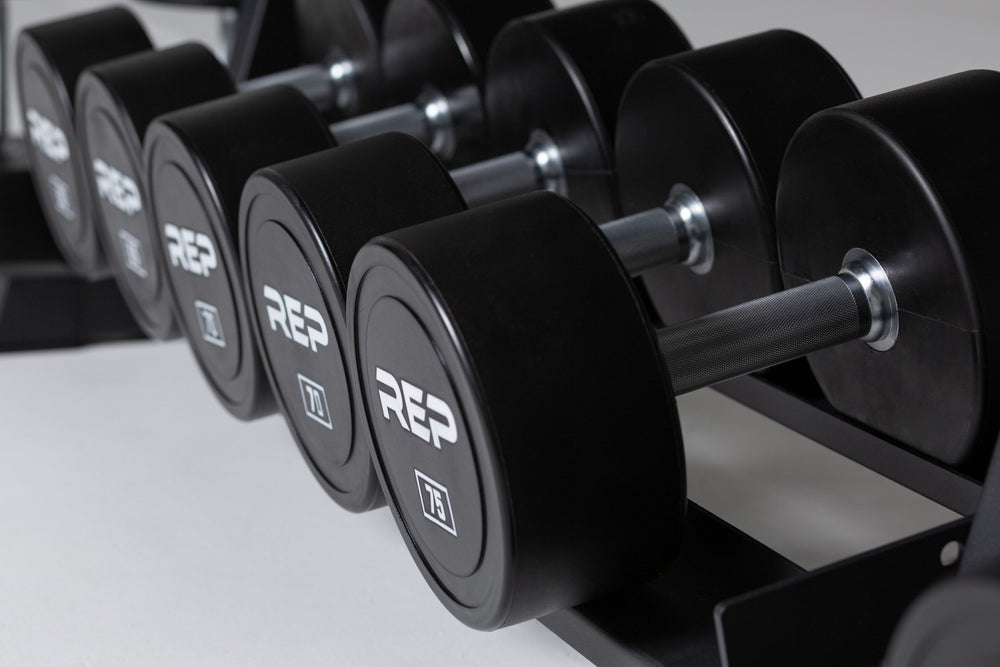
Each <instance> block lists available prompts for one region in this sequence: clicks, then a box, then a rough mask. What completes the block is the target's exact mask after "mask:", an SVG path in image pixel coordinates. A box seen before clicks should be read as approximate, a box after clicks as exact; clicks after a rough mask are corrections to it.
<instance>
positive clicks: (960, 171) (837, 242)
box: [778, 72, 1000, 464]
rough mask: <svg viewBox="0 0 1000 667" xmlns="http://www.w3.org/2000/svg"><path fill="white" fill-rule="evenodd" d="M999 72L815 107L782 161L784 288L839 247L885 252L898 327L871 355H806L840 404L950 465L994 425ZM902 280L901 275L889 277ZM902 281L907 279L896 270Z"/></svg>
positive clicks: (818, 269) (976, 451)
mask: <svg viewBox="0 0 1000 667" xmlns="http://www.w3.org/2000/svg"><path fill="white" fill-rule="evenodd" d="M998 113H1000V74H997V73H995V72H971V73H966V74H962V75H957V76H953V77H949V78H946V79H941V80H938V81H933V82H930V83H928V84H924V85H922V86H915V87H913V88H908V89H905V90H903V91H899V92H894V93H890V94H886V95H879V96H876V97H872V98H869V99H866V100H863V101H860V102H856V103H853V104H849V105H846V106H844V107H840V108H837V109H832V110H830V111H827V112H823V113H820V114H818V115H816V116H814V117H813V118H812V119H810V120H809V121H808V122H807V123H806V124H805V125H804V126H803V127H802V129H801V130H800V131H799V132H798V133H797V134H796V136H795V139H794V140H793V141H792V143H791V145H790V146H789V148H788V153H787V157H786V158H785V162H784V164H783V166H782V169H781V175H780V184H779V189H778V234H779V236H778V241H779V248H780V251H781V266H782V271H783V277H784V280H785V284H786V285H787V286H789V287H792V286H795V285H799V284H801V283H802V282H803V281H807V280H812V279H815V278H816V277H817V276H818V275H821V274H823V273H828V272H829V271H830V267H831V266H832V264H833V263H835V262H836V261H839V258H838V257H837V253H838V252H840V253H842V252H843V248H844V247H845V246H846V247H852V246H853V247H862V248H865V249H867V250H869V251H870V252H872V253H874V254H875V255H876V256H878V257H881V258H886V259H887V260H891V265H890V266H891V269H890V274H891V276H892V278H893V279H894V281H896V282H898V283H899V286H898V289H897V290H896V292H897V298H898V301H899V310H900V313H901V315H900V317H901V322H900V327H901V329H903V330H905V332H906V335H902V334H901V335H900V336H899V340H898V341H897V343H896V345H895V346H894V347H893V349H892V350H891V351H889V352H886V353H884V354H880V353H878V352H876V351H874V350H872V349H869V348H868V347H866V346H864V345H847V346H842V347H839V348H834V349H831V350H825V351H823V352H819V353H816V354H814V355H811V356H810V357H809V363H810V366H811V367H812V370H813V372H814V374H815V376H816V378H817V380H818V381H819V383H820V385H821V387H822V388H823V391H824V394H825V395H826V397H827V399H828V400H829V401H830V403H831V404H832V405H833V406H834V407H835V408H837V409H838V410H839V411H841V412H843V413H844V414H847V415H849V416H851V417H853V418H854V419H857V420H858V421H860V422H862V423H864V424H867V425H868V426H871V427H873V428H875V429H877V430H879V431H881V432H882V433H885V434H888V435H890V436H892V437H894V438H897V439H899V440H900V441H902V442H903V443H905V444H907V445H909V446H911V447H915V448H917V449H919V450H921V451H923V452H924V453H926V454H929V455H931V456H933V457H935V458H937V459H940V460H942V461H944V462H946V463H950V464H962V463H974V462H976V461H977V460H979V459H981V458H982V457H984V456H985V455H986V453H988V451H989V449H990V448H991V447H992V445H993V443H994V442H995V440H996V433H997V429H998V427H1000V424H998V420H1000V405H998V402H997V401H998V392H1000V389H998V388H997V382H998V375H997V367H996V365H995V364H994V363H993V362H992V361H990V360H992V359H995V358H997V355H998V354H1000V349H997V347H998V345H1000V340H998V338H1000V337H998V335H997V326H998V324H1000V323H998V321H997V318H998V317H1000V309H998V308H997V307H996V305H997V299H998V296H1000V275H998V273H997V272H996V270H995V261H994V259H993V256H992V255H993V253H992V250H993V249H992V244H990V243H989V242H987V241H986V239H987V237H985V236H984V233H985V229H986V228H987V227H988V224H985V223H984V220H988V219H989V218H990V217H991V216H993V215H994V212H995V204H994V202H993V201H991V200H990V199H989V198H988V197H986V196H985V193H988V192H992V191H994V190H995V189H996V187H997V185H998V183H1000V166H998V164H997V162H996V160H995V159H994V156H993V151H992V147H993V146H998V145H1000V126H998V125H997V123H996V116H997V114H998ZM897 278H899V279H900V280H896V279H897ZM903 279H905V280H903Z"/></svg>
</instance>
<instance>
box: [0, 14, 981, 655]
mask: <svg viewBox="0 0 1000 667" xmlns="http://www.w3.org/2000/svg"><path fill="white" fill-rule="evenodd" d="M98 4H99V3H97V2H85V1H84V0H13V1H12V2H10V5H11V19H12V22H13V24H14V25H15V27H16V26H18V25H23V24H24V23H26V22H32V21H37V20H40V19H43V18H46V17H49V16H58V15H62V14H66V13H69V12H71V11H77V10H81V9H85V8H87V7H96V6H98ZM126 4H130V5H134V6H136V8H137V9H140V8H141V13H142V15H143V16H144V17H145V18H146V19H147V23H148V25H149V26H150V28H151V29H152V30H153V33H154V39H155V41H156V42H157V44H159V45H167V44H170V43H174V42H177V41H180V40H183V39H192V38H195V39H203V40H216V39H217V36H218V30H217V22H216V20H215V18H216V17H214V16H213V15H212V14H213V13H212V12H205V11H196V12H192V11H190V10H186V11H178V10H173V9H163V8H149V7H148V6H139V5H137V4H135V3H126ZM563 4H569V3H563ZM669 9H670V10H671V12H672V13H673V15H674V16H675V18H676V19H677V20H678V21H679V22H680V24H681V25H682V26H683V27H684V28H685V30H686V31H687V33H688V35H689V37H690V38H691V40H692V41H693V42H694V43H695V44H696V45H706V44H709V43H712V42H715V41H719V40H723V39H727V38H732V37H737V36H740V35H742V34H746V33H749V32H754V31H758V30H764V29H768V28H774V27H787V28H793V29H797V30H800V31H803V32H805V33H807V34H809V35H811V36H812V37H814V38H815V39H817V40H818V41H819V42H820V43H822V44H824V45H825V46H826V47H827V48H828V49H830V51H831V52H832V53H833V54H834V55H835V56H836V57H837V58H838V59H839V60H840V61H841V62H842V63H843V64H844V66H845V67H846V69H847V70H848V71H849V72H850V73H851V74H852V76H853V77H854V78H855V80H856V81H857V83H858V85H859V86H860V88H861V89H862V91H863V92H864V93H865V94H872V93H877V92H882V91H885V90H889V89H892V88H895V87H899V86H902V85H906V84H910V83H914V82H918V81H921V80H924V79H927V78H932V77H936V76H940V75H944V74H948V73H951V72H955V71H958V70H961V69H967V68H973V67H991V68H1000V42H998V40H997V34H998V32H1000V5H998V4H996V3H994V2H991V1H989V0H954V1H953V2H950V3H948V4H947V6H945V5H944V4H943V3H937V2H932V1H929V0H922V1H919V2H917V1H914V0H882V1H880V2H877V3H875V2H862V1H860V0H841V1H840V2H836V3H832V2H828V1H826V2H824V1H821V0H755V1H754V2H740V1H738V0H727V1H725V2H722V1H719V2H705V1H703V0H702V1H698V0H677V1H676V2H672V3H669ZM681 404H682V416H683V420H684V428H685V432H686V434H687V436H688V449H689V474H690V477H691V493H692V496H693V497H694V498H695V499H696V500H698V501H699V502H701V503H702V504H704V505H706V506H708V507H710V508H711V509H713V510H715V511H717V512H718V513H720V514H722V515H723V516H725V517H727V518H728V519H730V520H732V521H734V522H735V523H737V524H738V525H740V526H741V527H743V528H744V529H745V530H747V531H748V532H750V533H751V534H753V535H755V536H756V537H758V538H759V539H761V540H763V541H764V542H766V543H767V544H770V545H772V546H774V547H775V548H777V549H779V550H780V551H782V552H783V553H785V554H787V555H788V556H789V557H791V558H793V559H794V560H796V561H797V562H799V563H801V564H803V565H805V566H808V567H815V566H817V565H820V564H823V563H826V562H829V561H831V560H834V559H837V558H840V557H843V556H846V555H849V554H852V553H857V552H859V551H861V550H864V549H867V548H871V547H873V546H876V545H878V544H882V543H885V542H887V541H890V540H891V539H893V538H895V537H899V536H902V535H906V534H909V533H912V532H915V531H917V530H920V529H922V528H924V527H929V526H932V525H936V524H938V523H941V522H943V521H946V520H948V519H950V518H951V517H952V515H951V514H950V513H949V512H947V511H945V510H943V509H941V508H939V507H936V506H934V505H932V504H931V503H928V502H927V501H925V500H923V499H920V498H917V497H915V496H914V495H913V494H911V493H909V492H907V491H905V490H903V489H900V488H899V487H897V486H895V485H893V484H890V483H887V482H885V481H884V480H881V479H880V478H878V477H877V476H875V475H873V474H872V473H870V472H868V471H865V470H863V469H860V468H858V467H857V466H855V465H853V464H851V463H850V462H847V461H845V460H844V459H842V458H841V457H839V456H837V455H834V454H831V453H829V452H827V451H826V450H824V449H823V448H821V447H818V446H816V445H814V444H812V443H809V442H807V441H805V440H803V439H801V438H799V437H797V436H795V435H794V434H791V433H790V432H788V431H787V430H785V429H783V428H781V427H778V426H776V425H774V424H773V423H770V422H768V421H767V420H765V419H763V418H761V417H759V416H757V415H754V414H752V413H750V412H749V411H747V410H745V409H743V408H741V407H740V406H737V405H735V404H732V403H730V402H729V401H727V400H726V399H723V398H722V397H720V396H718V395H717V394H715V393H713V392H711V391H703V392H699V393H697V394H694V395H692V396H688V397H685V398H684V399H683V400H682V401H681ZM0 425H2V439H0V664H3V665H41V664H44V665H83V666H86V667H90V666H96V665H136V664H181V665H188V664H206V665H276V664H293V665H362V664H363V665H396V664H427V665H435V666H437V667H446V666H450V665H471V664H484V665H524V664H539V665H573V664H584V661H583V660H582V659H581V658H580V657H579V656H577V655H575V654H574V653H573V652H572V651H571V650H570V649H569V648H568V647H566V646H565V645H563V644H562V643H561V642H560V641H559V640H558V639H556V638H555V637H554V636H552V635H550V634H549V633H548V632H547V631H546V630H545V629H544V628H542V627H541V626H540V625H539V624H537V623H527V624H524V625H522V626H519V627H516V628H513V629H509V630H505V631H501V632H498V633H493V634H480V633H477V632H474V631H471V630H468V629H466V628H465V627H464V626H461V625H460V624H459V623H457V622H456V621H454V620H453V619H452V618H451V617H450V616H449V615H448V614H447V613H446V612H445V611H444V610H443V609H442V608H441V607H440V605H439V604H438V603H437V601H436V600H435V598H434V597H433V595H432V594H431V593H430V592H429V590H428V589H427V587H426V586H425V585H424V583H423V580H422V579H421V578H420V576H419V574H418V573H417V570H416V568H415V567H414V566H413V565H412V563H411V562H410V558H409V555H408V553H407V552H406V549H405V548H404V547H403V545H402V543H401V541H400V540H399V538H398V536H397V534H396V529H395V526H394V524H393V522H392V520H391V518H390V516H389V514H388V512H387V511H384V510H383V511H380V512H376V513H373V514H369V515H365V516H353V515H349V514H347V513H345V512H343V511H341V510H339V509H338V508H337V507H336V506H335V505H334V504H333V503H332V502H331V501H329V500H328V499H327V498H326V496H325V495H324V494H323V493H322V492H321V491H320V490H319V488H318V486H317V485H316V484H315V483H314V482H313V480H312V478H311V477H310V475H309V473H308V471H307V470H306V467H305V465H303V463H302V462H301V460H300V458H299V455H298V453H297V451H296V450H295V447H294V446H293V444H292V442H291V440H290V438H289V436H288V435H287V432H286V429H285V426H284V424H283V422H282V421H281V420H280V419H279V418H270V419H266V420H263V421H261V422H258V423H254V424H240V423H238V422H236V421H234V420H233V419H231V418H230V417H228V416H227V415H226V414H225V413H224V412H223V410H222V409H221V408H220V407H219V406H218V405H217V404H216V402H215V399H214V398H213V397H212V395H211V394H210V392H209V391H208V389H207V388H206V387H205V385H204V383H203V381H202V380H201V378H200V376H199V374H198V371H197V369H196V367H195V365H194V363H193V362H192V360H191V358H190V354H189V352H188V350H187V348H186V346H185V345H184V344H183V343H171V344H152V343H132V344H119V345H109V346H101V347H97V348H92V349H88V350H72V351H61V352H50V353H32V354H16V355H6V356H2V357H0Z"/></svg>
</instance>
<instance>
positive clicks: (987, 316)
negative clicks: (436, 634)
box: [348, 72, 1000, 629]
mask: <svg viewBox="0 0 1000 667" xmlns="http://www.w3.org/2000/svg"><path fill="white" fill-rule="evenodd" d="M998 113H1000V74H998V73H995V72H968V73H964V74H959V75H955V76H951V77H946V78H944V79H939V80H936V81H933V82H929V83H926V84H923V85H919V86H915V87H911V88H906V89H903V90H900V91H897V92H893V93H888V94H884V95H879V96H876V97H871V98H868V99H866V100H861V101H855V102H850V103H848V104H845V105H841V106H839V107H835V108H833V109H830V110H827V111H822V112H819V113H817V114H815V115H813V116H812V117H811V118H810V119H809V120H807V121H806V122H805V123H804V124H803V126H802V127H801V128H800V129H799V130H798V131H797V132H796V134H795V136H794V137H793V139H792V140H791V142H790V144H789V146H788V150H787V153H786V155H785V158H784V160H783V164H782V168H781V171H780V173H779V177H778V202H777V226H778V229H782V228H784V227H791V228H792V229H796V230H798V231H801V232H802V234H801V235H796V236H794V237H792V236H791V235H783V236H782V238H785V239H791V238H794V240H793V241H788V240H786V241H785V242H786V243H788V242H793V243H795V244H797V245H798V246H800V247H799V248H798V249H797V250H799V251H800V252H802V253H803V254H805V255H811V254H812V253H810V252H807V251H806V250H803V249H802V246H809V247H810V248H813V247H815V248H819V247H822V254H823V256H824V257H825V258H826V262H825V263H826V265H827V266H826V271H827V276H830V277H826V278H822V279H818V280H814V281H811V282H808V283H804V284H801V285H799V286H798V287H794V288H791V289H789V290H787V291H783V292H778V293H775V294H772V295H769V296H766V297H763V298H761V299H758V300H754V301H750V302H748V303H745V304H742V305H737V306H734V307H732V308H730V309H726V310H723V311H720V312H717V313H714V314H709V315H706V316H703V317H700V318H696V319H693V320H689V321H686V322H683V323H680V324H675V325H673V326H670V327H666V328H660V329H658V330H657V329H654V326H653V323H652V322H651V321H650V318H649V315H648V313H647V311H646V310H645V309H644V307H643V305H642V303H641V299H640V297H639V295H638V293H637V291H636V289H635V287H634V284H633V282H632V280H631V279H630V276H629V274H628V272H627V270H626V268H625V267H626V265H627V263H628V257H629V256H630V255H632V254H634V253H636V252H641V250H640V249H636V248H630V247H621V246H616V245H615V242H614V240H613V239H609V238H608V237H607V236H606V235H605V234H603V233H602V232H601V229H600V228H599V227H598V226H597V225H596V224H595V223H593V222H592V221H591V220H590V219H589V218H588V217H587V216H586V215H585V214H584V213H582V212H581V211H580V210H579V209H578V208H577V207H575V206H573V205H572V204H571V203H569V202H568V201H566V200H565V199H562V198H560V197H559V196H558V195H554V194H552V193H544V192H543V193H536V194H532V195H525V196H522V197H519V198H515V199H512V200H507V201H506V202H502V203H498V204H492V205H490V206H486V207H482V208H479V209H472V210H470V211H467V212H463V213H459V214H456V215H453V216H450V217H447V218H443V219H440V220H436V221H432V222H427V223H424V224H421V225H418V226H415V227H411V228H408V229H405V230H401V231H397V232H393V233H390V234H386V235H383V236H381V237H378V238H376V239H374V240H373V241H371V242H370V243H369V244H368V245H366V246H365V247H364V248H363V249H362V250H361V251H360V252H359V253H358V255H357V257H356V259H355V261H354V264H353V267H352V269H351V275H350V282H349V296H348V321H349V335H350V342H351V345H352V350H353V355H354V356H353V359H352V362H353V364H354V367H355V369H356V377H357V379H358V382H359V388H358V389H359V392H358V395H359V397H360V399H361V400H362V401H363V402H364V407H365V410H366V413H367V414H368V416H369V421H370V426H371V430H372V435H373V441H374V450H373V451H374V458H375V465H376V469H377V471H378V474H379V477H380V480H381V482H382V485H383V487H384V489H385V493H386V496H387V497H388V498H389V500H390V505H391V506H392V508H393V513H394V515H395V518H396V520H397V523H398V525H399V527H400V530H401V532H402V533H403V535H404V538H405V540H406V541H407V544H408V546H409V548H410V550H411V553H412V554H413V556H414V559H415V560H416V562H417V565H418V567H419V568H420V570H421V572H422V573H423V574H424V576H425V578H426V579H427V581H428V583H429V584H430V585H431V587H432V588H433V589H434V591H435V593H436V594H437V596H438V597H439V598H440V599H441V601H442V602H443V603H444V604H445V605H446V606H447V608H448V609H449V610H450V611H451V612H452V614H454V615H455V616H456V617H458V618H459V619H461V620H462V621H463V622H465V623H467V624H468V625H470V626H472V627H475V628H481V629H491V628H497V627H501V626H505V625H510V624H513V623H516V622H519V621H522V620H526V619H530V618H536V617H539V616H542V615H544V614H547V613H551V612H554V611H557V610H559V609H563V608H566V607H569V606H573V605H577V604H580V603H583V602H586V601H588V600H591V599H593V598H595V597H598V596H600V595H602V594H605V593H609V592H611V591H615V590H619V589H621V588H622V587H625V586H629V585H633V584H637V583H640V582H642V581H645V580H647V579H650V578H652V577H655V576H657V574H659V573H660V572H662V571H663V570H664V568H665V567H667V565H668V563H669V562H670V559H671V557H672V556H673V555H674V554H675V553H676V551H677V550H678V548H679V544H680V542H681V539H682V535H681V532H682V525H683V517H684V508H685V488H684V487H685V482H684V464H683V461H684V456H683V446H682V441H681V430H680V422H679V419H678V415H677V410H676V406H675V396H677V395H678V394H682V393H685V392H688V391H691V390H693V389H696V388H698V387H704V386H709V385H712V384H714V383H717V382H720V381H723V380H725V379H727V378H731V377H736V376H738V375H741V374H743V373H747V372H751V371H755V370H759V369H763V368H766V367H768V366H770V365H773V364H777V363H780V362H783V361H786V360H790V359H793V358H795V357H798V356H800V355H804V354H809V353H812V352H815V351H817V350H821V349H825V348H829V347H831V346H840V347H842V348H848V347H861V348H864V355H865V359H866V361H865V362H863V363H860V364H858V365H849V364H844V365H842V366H841V369H840V372H841V373H843V374H844V375H845V376H847V377H849V378H851V379H853V381H855V382H858V381H863V380H859V378H860V377H864V373H865V371H866V369H865V366H866V365H869V364H873V363H874V364H877V365H879V366H881V367H891V366H892V365H893V364H899V365H902V366H905V367H906V368H907V369H909V371H907V372H903V371H901V372H903V374H904V375H909V374H910V371H912V369H913V367H914V366H917V367H920V370H921V371H925V370H931V369H937V368H938V367H939V359H938V357H937V356H936V355H935V353H934V351H932V352H931V353H930V354H927V355H925V356H923V357H913V356H911V355H910V354H908V353H906V350H907V349H908V348H909V347H910V346H911V344H912V343H911V341H912V339H920V338H922V337H924V336H925V335H926V333H927V331H928V329H927V328H925V327H924V326H923V323H922V320H929V319H931V318H938V317H948V316H950V314H949V313H948V312H947V311H948V310H959V311H962V310H965V311H966V312H971V311H972V310H973V309H974V310H975V312H976V314H977V315H978V319H977V320H976V321H975V322H973V324H975V325H976V326H974V327H971V329H972V330H974V331H975V332H976V333H977V335H976V336H975V338H976V339H977V340H976V341H972V340H970V341H969V342H968V343H965V345H966V347H967V349H968V350H978V351H980V352H981V353H982V354H981V355H980V356H979V357H977V358H978V360H979V364H980V369H979V380H980V382H979V387H980V393H979V394H978V395H977V396H976V397H975V399H976V401H977V405H976V406H973V408H970V410H969V412H978V413H984V412H988V410H986V409H987V408H993V407H995V406H993V405H992V401H993V400H995V399H994V398H992V396H993V394H995V392H993V391H992V387H993V386H994V383H995V378H994V377H993V376H994V375H995V371H992V368H991V367H990V364H988V363H987V362H986V360H987V359H989V358H991V356H990V355H991V353H990V352H989V350H990V349H991V347H990V346H991V344H994V341H995V339H996V335H995V334H993V335H992V338H991V337H990V332H989V328H988V324H989V322H990V321H991V319H992V318H995V317H996V313H997V308H996V295H997V282H998V280H1000V279H998V277H997V275H996V272H995V271H993V270H992V266H991V261H990V254H991V253H990V244H989V243H988V239H989V238H990V234H991V233H992V232H991V230H990V229H989V227H988V225H983V224H982V221H983V219H985V218H986V217H987V216H989V215H992V210H993V202H992V201H991V200H990V199H989V194H988V193H991V192H993V191H994V190H995V189H996V188H997V186H998V185H1000V163H998V162H997V161H996V159H995V156H994V150H993V148H994V147H995V146H997V145H1000V128H998V126H997V123H996V121H995V119H996V117H997V114H998ZM955 156H962V158H961V159H960V160H958V159H955ZM695 194H700V193H695ZM710 196H712V195H711V194H708V193H706V194H705V195H704V198H705V199H706V200H707V197H710ZM705 206H706V210H708V204H707V202H706V205H705ZM824 209H829V210H831V211H833V212H834V213H833V214H831V215H830V216H827V215H819V214H818V212H819V211H821V210H824ZM855 220H858V221H864V223H865V224H860V223H859V224H854V221H855ZM830 228H833V229H832V230H831V229H830ZM807 232H808V233H807ZM795 254H796V253H792V252H791V249H787V248H786V249H784V250H783V255H784V256H788V257H794V256H795ZM622 255H625V257H622ZM927 258H933V259H932V261H921V260H926V259H927ZM791 268H794V267H786V270H787V269H791ZM933 338H934V336H933V333H932V340H933ZM862 341H863V342H862ZM925 342H926V341H925ZM973 342H975V344H973ZM901 353H902V354H901ZM872 360H877V361H876V362H873V361H872ZM903 381H904V383H905V382H907V381H908V380H905V379H904V380H903ZM944 386H947V387H948V388H949V390H950V389H951V385H950V384H949V383H944ZM922 389H928V387H926V386H925V387H922ZM930 390H931V391H933V389H932V388H931V389H930ZM911 396H912V394H911V393H908V392H906V391H905V388H904V387H899V388H898V391H896V392H895V393H894V394H892V395H889V396H886V397H884V398H883V399H882V400H884V401H886V402H892V403H896V404H897V407H898V409H900V410H903V409H907V408H908V409H910V410H917V409H922V408H923V405H924V402H923V401H918V403H917V404H912V403H908V401H909V400H910V397H911ZM992 411H993V412H995V410H992ZM944 417H946V418H948V419H955V415H953V414H948V415H945V416H944ZM967 426H968V428H969V430H970V431H971V430H974V429H975V428H976V425H975V424H971V423H967Z"/></svg>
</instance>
